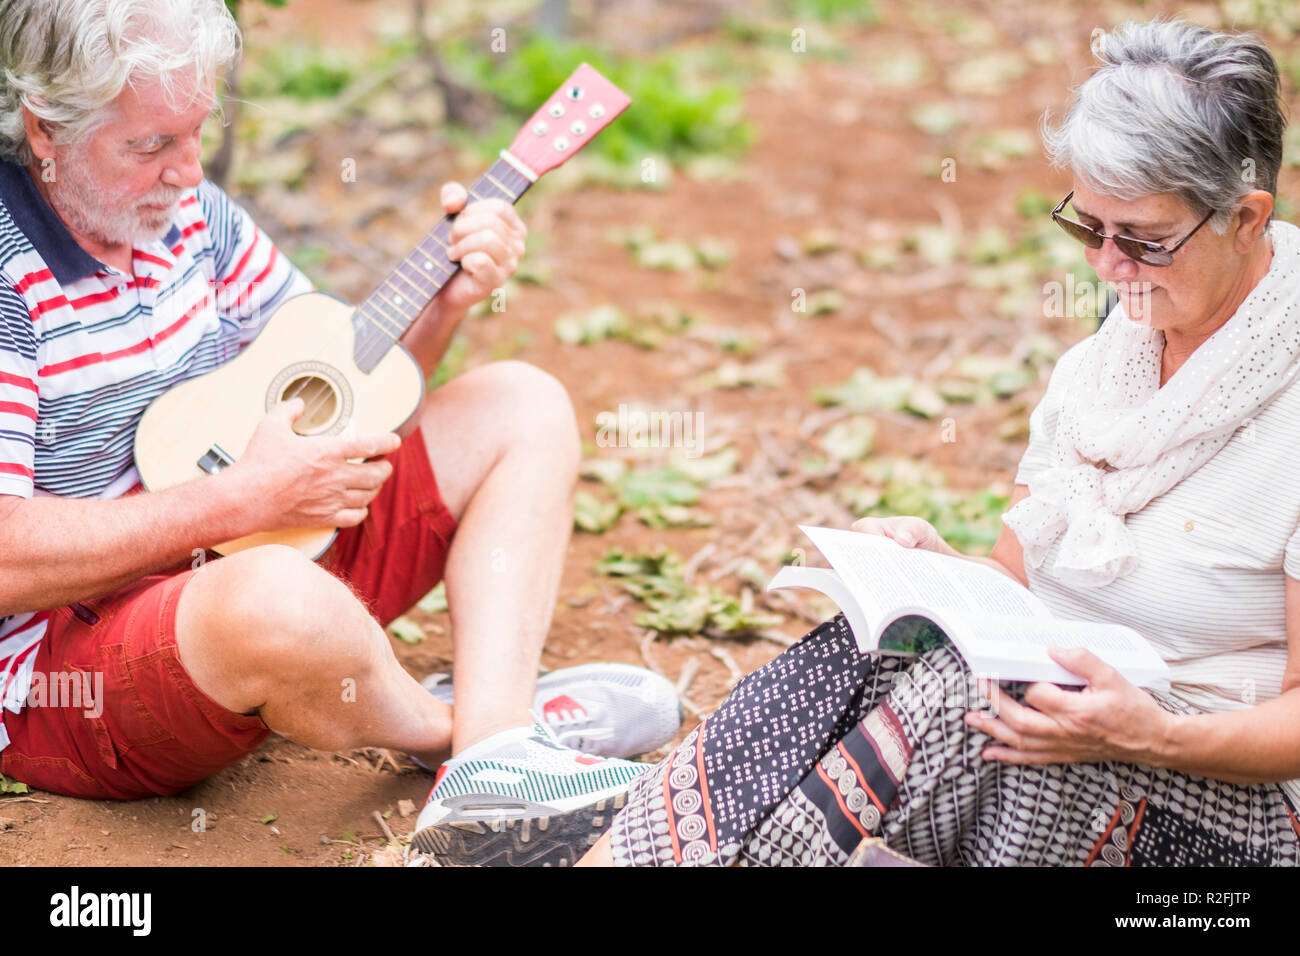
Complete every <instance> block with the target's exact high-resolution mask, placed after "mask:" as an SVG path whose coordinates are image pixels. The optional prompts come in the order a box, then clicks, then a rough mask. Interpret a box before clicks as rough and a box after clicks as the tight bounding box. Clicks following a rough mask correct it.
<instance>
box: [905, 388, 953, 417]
mask: <svg viewBox="0 0 1300 956" xmlns="http://www.w3.org/2000/svg"><path fill="white" fill-rule="evenodd" d="M903 407H904V408H905V409H906V410H907V411H909V412H911V413H913V414H914V415H920V416H921V417H922V418H935V417H937V416H939V415H942V414H943V410H944V408H945V407H946V404H945V402H944V400H943V396H942V395H940V394H939V392H938V390H937V389H936V388H935V387H934V386H933V385H927V384H925V383H924V382H922V383H920V384H919V385H917V386H916V387H915V388H914V389H912V391H911V392H909V393H908V396H907V401H906V402H904V404H903Z"/></svg>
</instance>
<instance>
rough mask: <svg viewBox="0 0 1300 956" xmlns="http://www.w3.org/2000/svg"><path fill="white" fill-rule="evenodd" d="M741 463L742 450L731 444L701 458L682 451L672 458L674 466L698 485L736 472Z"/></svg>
mask: <svg viewBox="0 0 1300 956" xmlns="http://www.w3.org/2000/svg"><path fill="white" fill-rule="evenodd" d="M739 463H740V452H738V451H737V450H736V449H735V448H732V447H731V446H730V445H728V446H727V447H726V448H724V449H722V450H721V451H718V452H715V453H714V454H712V455H704V456H702V457H699V458H691V457H689V456H688V455H686V454H685V453H684V452H681V451H678V452H677V453H675V454H674V455H673V458H672V467H674V468H676V469H677V470H678V471H679V472H681V473H682V474H683V475H685V476H686V477H687V478H689V479H690V480H691V481H693V482H695V483H696V484H697V485H708V484H711V483H712V482H715V481H717V480H718V479H719V478H725V477H727V476H728V475H730V474H734V473H735V471H736V466H737V465H738V464H739Z"/></svg>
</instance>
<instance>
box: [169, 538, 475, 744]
mask: <svg viewBox="0 0 1300 956" xmlns="http://www.w3.org/2000/svg"><path fill="white" fill-rule="evenodd" d="M176 642H177V645H178V648H179V652H180V658H181V663H182V665H183V666H184V667H185V670H186V672H187V673H188V674H189V675H190V677H191V679H193V681H194V682H195V684H196V685H198V688H199V689H200V690H202V691H203V692H204V693H205V694H207V695H208V696H209V697H211V698H212V699H213V700H215V701H216V702H217V703H218V704H220V705H221V706H222V707H225V708H226V709H227V710H231V711H234V712H236V713H241V714H251V713H257V714H258V715H260V716H261V718H262V720H263V721H264V722H265V723H266V725H267V726H268V727H270V728H271V729H272V730H273V731H275V732H276V733H278V734H282V735H283V736H285V737H288V738H289V739H290V740H293V741H296V742H297V743H300V744H304V745H306V746H308V747H314V748H316V749H319V750H349V749H352V748H355V747H365V746H371V747H392V748H395V749H397V750H402V751H405V752H407V753H412V754H415V755H416V756H417V757H419V758H420V759H421V760H423V761H424V762H425V763H427V764H429V765H431V766H432V765H434V764H436V763H438V762H440V761H442V760H444V759H446V757H447V754H448V752H449V749H450V743H451V711H450V708H448V707H447V706H446V705H445V704H442V703H440V702H438V701H437V700H435V699H434V698H433V697H431V696H430V695H429V694H428V692H426V691H425V690H424V688H423V687H421V686H420V685H419V683H418V682H417V681H416V680H415V679H414V678H413V677H411V676H410V675H409V674H408V673H407V672H406V671H405V670H404V669H403V668H402V666H401V664H399V663H398V661H397V657H396V656H395V655H394V654H393V649H392V645H391V644H390V642H389V639H388V635H387V634H385V633H384V629H383V628H381V627H380V626H379V624H378V623H376V622H375V620H374V618H372V617H371V616H370V613H369V612H368V611H367V610H366V608H365V606H364V605H363V604H362V603H361V602H360V601H359V600H357V597H356V596H355V595H354V594H353V593H352V591H351V590H349V588H348V586H347V585H346V584H344V583H343V582H342V581H340V580H339V579H338V578H336V577H334V576H333V575H331V574H330V573H329V572H327V571H325V570H323V569H321V568H320V567H318V566H317V565H315V564H313V563H312V562H311V561H309V560H308V559H307V558H305V557H303V556H302V555H301V554H300V553H299V552H298V551H296V550H294V549H292V548H288V547H283V546H279V545H268V546H264V547H259V548H251V549H249V550H248V551H243V552H240V553H238V554H234V555H231V556H229V557H226V558H222V559H221V560H220V561H213V562H209V563H208V564H207V565H205V566H204V567H202V568H201V569H200V570H199V571H198V572H197V573H196V574H195V575H194V576H193V577H192V578H191V580H190V581H189V582H188V583H187V584H186V586H185V590H184V591H183V592H182V594H181V598H180V602H179V604H178V607H177V611H176Z"/></svg>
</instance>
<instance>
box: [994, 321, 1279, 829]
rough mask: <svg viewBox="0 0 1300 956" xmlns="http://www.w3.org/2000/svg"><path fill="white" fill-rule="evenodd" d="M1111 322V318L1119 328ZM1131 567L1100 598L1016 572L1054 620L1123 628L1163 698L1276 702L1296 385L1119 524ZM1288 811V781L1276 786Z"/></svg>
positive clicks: (1029, 472)
mask: <svg viewBox="0 0 1300 956" xmlns="http://www.w3.org/2000/svg"><path fill="white" fill-rule="evenodd" d="M1121 318H1122V317H1121ZM1087 342H1088V340H1087V339H1085V340H1084V341H1082V342H1079V343H1077V344H1076V345H1074V346H1073V347H1072V348H1070V349H1069V350H1068V351H1067V352H1066V353H1065V354H1064V355H1063V356H1061V359H1060V361H1059V362H1057V365H1056V367H1055V368H1054V369H1053V370H1052V376H1051V379H1050V381H1049V382H1048V386H1047V391H1046V393H1045V394H1044V396H1043V399H1042V401H1041V402H1040V403H1039V405H1038V406H1037V407H1036V408H1035V409H1034V411H1033V413H1032V415H1031V416H1030V419H1029V447H1028V449H1027V450H1026V452H1025V455H1024V457H1023V458H1022V459H1021V461H1020V467H1019V469H1018V470H1017V472H1016V479H1015V481H1016V484H1018V485H1024V484H1028V482H1029V479H1030V478H1031V477H1032V476H1033V475H1034V474H1035V473H1036V472H1037V471H1038V470H1039V469H1042V468H1044V467H1046V466H1047V465H1048V464H1049V463H1050V461H1051V456H1052V448H1053V447H1054V441H1055V434H1056V425H1057V419H1058V416H1059V414H1060V409H1061V399H1062V390H1063V389H1064V388H1065V387H1066V386H1065V384H1064V383H1066V382H1068V381H1069V379H1070V373H1071V371H1072V370H1073V367H1074V363H1076V362H1077V361H1078V359H1079V357H1080V356H1081V355H1082V350H1083V349H1084V348H1085V347H1086V345H1087ZM1125 526H1126V527H1127V528H1128V530H1129V532H1130V533H1131V534H1132V535H1133V538H1134V541H1135V543H1136V546H1137V549H1138V564H1137V567H1136V568H1135V569H1134V570H1133V571H1132V572H1131V573H1129V574H1127V575H1124V576H1123V577H1120V578H1117V579H1116V580H1114V581H1112V582H1111V583H1110V584H1108V585H1106V586H1104V587H1094V588H1075V587H1070V586H1067V585H1064V584H1062V583H1061V582H1060V581H1058V580H1057V579H1056V578H1055V577H1053V576H1052V575H1051V573H1050V571H1049V569H1050V568H1051V567H1052V565H1053V563H1054V561H1055V559H1056V554H1057V551H1058V550H1059V548H1060V541H1059V540H1058V541H1057V543H1056V544H1054V545H1053V546H1052V549H1051V550H1050V551H1049V552H1048V553H1047V556H1046V558H1045V560H1044V561H1043V563H1042V566H1041V568H1038V569H1034V568H1031V567H1029V566H1028V565H1026V568H1025V571H1026V574H1027V576H1028V580H1029V588H1030V590H1031V591H1033V592H1034V593H1035V594H1037V595H1038V596H1039V597H1040V598H1042V599H1043V600H1044V601H1045V602H1046V603H1047V605H1048V607H1050V608H1051V609H1052V612H1053V613H1054V614H1056V615H1057V616H1059V617H1068V618H1075V619H1081V620H1093V621H1116V622H1119V623H1122V624H1127V625H1128V626H1129V627H1132V628H1133V629H1134V630H1136V631H1138V633H1140V634H1141V635H1142V636H1143V637H1145V638H1146V639H1147V640H1148V641H1150V642H1151V644H1152V645H1153V646H1154V647H1155V649H1156V650H1157V651H1158V652H1159V654H1160V656H1161V657H1163V658H1164V659H1165V661H1166V662H1168V664H1169V667H1170V669H1171V670H1172V672H1173V673H1172V678H1171V680H1172V686H1171V695H1172V696H1174V697H1176V698H1179V699H1181V700H1183V701H1185V702H1186V703H1188V704H1189V705H1191V706H1192V707H1194V708H1197V709H1199V710H1203V711H1208V712H1219V711H1227V710H1243V709H1245V708H1247V707H1250V706H1252V705H1254V704H1255V703H1259V702H1263V701H1266V700H1270V699H1272V698H1274V697H1277V696H1278V695H1279V694H1280V693H1281V684H1282V674H1283V670H1284V669H1285V667H1286V660H1287V643H1286V599H1285V578H1286V576H1288V575H1289V576H1290V577H1293V578H1300V385H1297V384H1291V385H1289V386H1287V387H1285V388H1284V389H1282V390H1281V391H1280V392H1279V393H1278V394H1277V395H1276V396H1275V397H1274V398H1273V400H1272V401H1271V402H1269V403H1267V404H1266V405H1264V406H1263V407H1262V408H1261V409H1260V411H1259V413H1258V414H1257V415H1256V416H1255V417H1254V419H1251V420H1248V421H1247V422H1246V423H1245V424H1244V425H1242V427H1240V428H1238V429H1237V432H1236V433H1235V434H1234V435H1233V436H1232V437H1231V438H1230V439H1229V440H1228V442H1227V444H1225V445H1224V446H1223V447H1222V448H1221V449H1220V450H1219V451H1218V453H1217V454H1216V455H1215V456H1214V457H1213V458H1211V459H1210V460H1209V461H1207V462H1206V463H1205V464H1203V465H1202V466H1201V467H1200V468H1198V469H1196V470H1195V471H1193V472H1192V473H1191V474H1189V475H1188V476H1187V477H1185V478H1184V479H1183V480H1182V481H1181V482H1179V483H1178V484H1177V485H1175V486H1174V487H1173V488H1171V489H1170V490H1169V491H1167V492H1165V494H1163V495H1160V496H1159V497H1157V498H1154V499H1152V500H1151V501H1150V502H1149V503H1148V504H1147V505H1146V506H1145V507H1144V508H1142V509H1141V510H1139V511H1135V512H1132V513H1131V514H1129V515H1127V516H1126V518H1125ZM1285 789H1286V791H1287V792H1288V794H1289V795H1290V796H1291V797H1292V799H1293V800H1295V801H1297V804H1298V805H1300V780H1293V781H1290V782H1288V783H1287V784H1286V785H1285Z"/></svg>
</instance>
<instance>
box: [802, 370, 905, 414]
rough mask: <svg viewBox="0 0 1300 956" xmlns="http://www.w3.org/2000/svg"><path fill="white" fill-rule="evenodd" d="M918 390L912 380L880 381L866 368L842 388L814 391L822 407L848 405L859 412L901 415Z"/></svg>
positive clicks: (901, 378) (826, 388)
mask: <svg viewBox="0 0 1300 956" xmlns="http://www.w3.org/2000/svg"><path fill="white" fill-rule="evenodd" d="M914 387H915V382H914V380H913V379H912V378H911V377H910V376H907V375H899V376H895V377H893V378H880V377H878V376H877V375H876V373H875V372H873V371H872V370H871V369H870V368H868V367H866V366H865V365H864V366H861V367H860V368H858V369H855V370H854V372H853V374H852V375H850V376H849V378H848V380H847V381H845V382H843V383H841V384H839V385H832V386H828V387H822V388H815V389H813V392H812V398H813V401H815V402H817V403H818V404H820V405H845V406H848V407H849V408H852V409H853V410H855V411H859V412H873V411H878V410H889V411H898V410H899V409H901V408H902V407H903V405H904V403H905V402H906V401H907V397H908V395H910V394H911V392H912V389H913V388H914Z"/></svg>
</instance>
